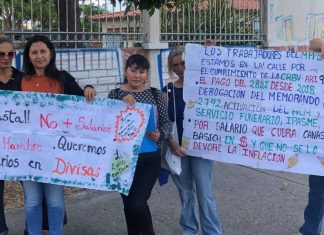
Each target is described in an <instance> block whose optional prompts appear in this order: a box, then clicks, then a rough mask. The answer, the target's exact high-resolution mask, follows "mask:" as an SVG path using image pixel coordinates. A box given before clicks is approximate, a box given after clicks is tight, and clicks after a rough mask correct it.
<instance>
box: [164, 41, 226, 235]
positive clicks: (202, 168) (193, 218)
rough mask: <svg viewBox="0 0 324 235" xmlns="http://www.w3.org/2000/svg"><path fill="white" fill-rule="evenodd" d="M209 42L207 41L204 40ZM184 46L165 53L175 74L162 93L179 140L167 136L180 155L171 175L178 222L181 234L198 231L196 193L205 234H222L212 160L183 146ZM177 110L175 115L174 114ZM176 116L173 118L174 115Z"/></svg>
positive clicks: (175, 152)
mask: <svg viewBox="0 0 324 235" xmlns="http://www.w3.org/2000/svg"><path fill="white" fill-rule="evenodd" d="M207 44H210V42H207ZM183 54H184V48H183V47H177V48H174V49H173V50H172V51H171V52H170V54H169V56H168V70H169V74H170V77H174V75H176V76H177V78H178V79H177V80H176V81H174V82H173V83H169V84H167V86H165V87H164V88H163V95H164V97H165V99H166V100H167V102H168V113H169V117H170V119H171V121H175V122H176V124H177V130H178V138H179V143H177V142H175V141H174V140H173V139H172V137H169V138H168V146H169V148H170V149H171V151H172V152H173V153H174V154H176V155H177V156H179V157H181V168H182V171H181V174H180V175H172V179H173V182H174V184H175V185H176V186H177V188H178V191H179V195H180V200H181V205H182V209H181V217H180V225H181V226H182V229H183V234H198V219H197V215H196V213H195V196H196V195H197V199H198V205H199V215H200V224H201V228H202V233H203V234H204V235H219V234H221V226H220V223H219V221H218V216H217V212H216V202H215V199H214V196H213V191H212V168H213V164H212V161H211V160H208V159H203V158H200V157H194V156H188V155H187V154H186V151H185V149H184V148H183V147H181V145H182V144H183V143H182V133H183V119H184V109H185V102H184V100H183V84H184V72H185V69H186V66H185V62H184V60H183ZM175 114H176V115H175ZM175 116H176V120H174V117H175Z"/></svg>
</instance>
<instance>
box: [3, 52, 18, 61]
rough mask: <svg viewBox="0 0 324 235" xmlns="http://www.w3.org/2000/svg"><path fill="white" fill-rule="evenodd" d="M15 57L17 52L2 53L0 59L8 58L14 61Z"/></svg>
mask: <svg viewBox="0 0 324 235" xmlns="http://www.w3.org/2000/svg"><path fill="white" fill-rule="evenodd" d="M15 55H16V52H14V51H9V52H3V51H0V59H4V58H6V57H7V58H8V59H12V58H14V56H15Z"/></svg>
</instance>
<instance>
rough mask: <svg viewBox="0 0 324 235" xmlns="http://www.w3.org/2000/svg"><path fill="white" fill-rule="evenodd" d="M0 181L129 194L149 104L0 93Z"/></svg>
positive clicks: (75, 97) (76, 97)
mask: <svg viewBox="0 0 324 235" xmlns="http://www.w3.org/2000/svg"><path fill="white" fill-rule="evenodd" d="M0 107H1V108H0V149H1V152H0V179H5V180H33V181H37V182H44V183H54V184H61V185H67V186H74V187H83V188H90V189H100V190H113V191H119V192H121V193H124V194H128V192H129V188H130V186H131V183H132V180H133V175H134V171H135V167H136V161H137V157H138V154H139V151H140V146H141V143H142V139H143V136H144V134H145V130H146V126H147V123H148V117H149V116H150V110H151V107H152V106H151V105H147V104H140V103H137V104H136V105H134V106H127V105H126V104H125V103H123V102H122V101H119V100H112V99H100V98H97V99H95V100H94V101H93V102H92V103H87V102H86V101H85V99H84V97H79V96H68V95H55V94H46V93H27V92H12V91H1V92H0Z"/></svg>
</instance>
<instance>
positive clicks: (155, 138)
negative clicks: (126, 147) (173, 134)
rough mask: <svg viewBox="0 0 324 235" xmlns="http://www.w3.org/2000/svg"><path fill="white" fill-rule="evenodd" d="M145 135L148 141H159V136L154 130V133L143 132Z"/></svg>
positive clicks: (158, 132) (157, 131)
mask: <svg viewBox="0 0 324 235" xmlns="http://www.w3.org/2000/svg"><path fill="white" fill-rule="evenodd" d="M145 135H146V136H147V137H148V138H149V139H151V140H153V141H154V142H158V141H159V140H160V136H161V134H160V131H159V130H155V131H146V132H145Z"/></svg>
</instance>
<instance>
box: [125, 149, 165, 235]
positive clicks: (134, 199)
mask: <svg viewBox="0 0 324 235" xmlns="http://www.w3.org/2000/svg"><path fill="white" fill-rule="evenodd" d="M160 165H161V154H160V151H157V152H151V153H143V154H140V155H139V157H138V160H137V165H136V170H135V175H134V179H133V183H132V186H131V188H130V191H129V194H128V196H125V195H123V194H121V196H122V198H123V203H124V212H125V218H126V223H127V231H128V235H154V234H155V233H154V229H153V223H152V216H151V212H150V208H149V206H148V204H147V201H148V199H149V198H150V196H151V192H152V189H153V187H154V184H155V182H156V180H157V177H158V175H159V171H160Z"/></svg>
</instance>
